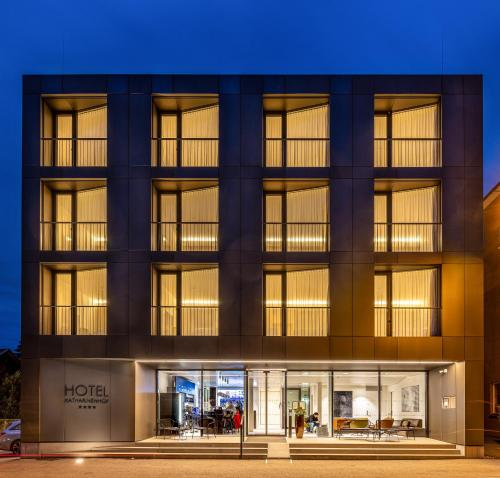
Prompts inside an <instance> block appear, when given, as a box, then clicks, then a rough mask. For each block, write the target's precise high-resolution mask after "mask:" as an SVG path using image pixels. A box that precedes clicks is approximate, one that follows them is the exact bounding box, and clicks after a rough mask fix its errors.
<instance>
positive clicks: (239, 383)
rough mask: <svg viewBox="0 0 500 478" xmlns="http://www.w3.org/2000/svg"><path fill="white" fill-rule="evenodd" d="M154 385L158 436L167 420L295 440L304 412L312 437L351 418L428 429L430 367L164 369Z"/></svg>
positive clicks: (307, 431) (221, 431)
mask: <svg viewBox="0 0 500 478" xmlns="http://www.w3.org/2000/svg"><path fill="white" fill-rule="evenodd" d="M156 383H157V403H156V405H157V430H156V432H157V434H161V432H162V425H165V423H167V424H171V425H174V426H179V427H184V428H185V429H189V430H191V431H192V430H193V428H195V429H196V430H198V431H197V432H196V433H198V432H199V433H201V431H199V430H200V429H206V425H208V424H210V433H213V434H216V435H224V434H234V433H240V431H241V430H242V431H243V433H244V434H245V436H252V435H282V436H289V437H293V436H295V433H296V423H297V416H300V415H302V414H303V416H304V422H305V427H304V428H305V434H306V436H309V437H315V436H319V437H321V436H323V437H324V436H332V435H334V434H335V431H336V430H337V429H338V427H339V426H340V423H342V421H344V422H345V420H346V419H367V420H368V422H369V424H370V425H375V424H376V423H377V420H383V419H394V420H395V421H399V422H401V421H405V420H411V421H412V424H413V426H415V427H416V429H417V433H419V434H420V435H422V436H425V435H426V434H427V429H428V396H429V394H428V388H429V386H428V372H427V371H419V370H415V371H409V370H399V371H391V370H387V371H363V370H339V371H336V370H330V371H324V370H321V371H315V370H309V371H305V370H300V371H294V370H282V369H266V370H258V369H247V370H175V369H171V370H166V369H158V370H157V371H156ZM243 417H244V419H243ZM299 421H300V420H299ZM163 428H164V427H163ZM205 431H206V430H205ZM192 435H194V432H192Z"/></svg>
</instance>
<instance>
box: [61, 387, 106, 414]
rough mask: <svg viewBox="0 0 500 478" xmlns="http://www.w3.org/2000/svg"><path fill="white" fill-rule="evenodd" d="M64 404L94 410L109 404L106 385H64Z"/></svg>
mask: <svg viewBox="0 0 500 478" xmlns="http://www.w3.org/2000/svg"><path fill="white" fill-rule="evenodd" d="M64 403H65V404H74V405H78V408H83V409H95V408H96V407H99V406H100V405H107V404H109V395H108V390H107V388H106V385H101V384H82V383H79V384H70V385H68V384H65V385H64Z"/></svg>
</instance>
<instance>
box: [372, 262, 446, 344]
mask: <svg viewBox="0 0 500 478" xmlns="http://www.w3.org/2000/svg"><path fill="white" fill-rule="evenodd" d="M439 272H440V271H439V269H438V268H436V267H428V268H420V269H414V270H411V269H408V270H393V271H385V272H377V273H376V274H375V304H374V305H375V335H376V336H379V337H385V336H394V337H428V336H433V335H439V334H440V273H439Z"/></svg>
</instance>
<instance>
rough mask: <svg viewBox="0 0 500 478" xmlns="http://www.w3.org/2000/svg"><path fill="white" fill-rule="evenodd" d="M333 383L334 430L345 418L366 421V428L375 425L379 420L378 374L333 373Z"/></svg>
mask: <svg viewBox="0 0 500 478" xmlns="http://www.w3.org/2000/svg"><path fill="white" fill-rule="evenodd" d="M333 383H334V390H333V427H334V429H335V430H337V428H338V426H339V419H345V418H350V419H359V420H360V421H366V427H368V426H369V425H375V423H376V421H377V420H378V418H379V409H378V372H335V373H334V377H333ZM363 428H364V427H363Z"/></svg>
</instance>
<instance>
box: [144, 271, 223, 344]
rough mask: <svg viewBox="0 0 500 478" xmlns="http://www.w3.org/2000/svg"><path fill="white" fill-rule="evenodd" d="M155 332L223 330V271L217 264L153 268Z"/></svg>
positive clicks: (199, 333)
mask: <svg viewBox="0 0 500 478" xmlns="http://www.w3.org/2000/svg"><path fill="white" fill-rule="evenodd" d="M153 284H154V287H153V296H152V314H151V334H152V335H188V336H210V335H212V336H213V335H218V333H219V270H218V269H217V268H216V267H203V268H201V267H200V268H193V266H192V267H191V268H190V269H186V270H168V269H162V268H161V266H157V267H155V268H154V269H153Z"/></svg>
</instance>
